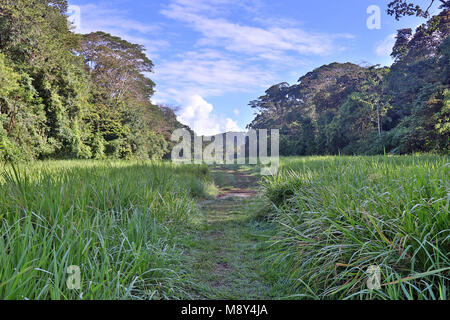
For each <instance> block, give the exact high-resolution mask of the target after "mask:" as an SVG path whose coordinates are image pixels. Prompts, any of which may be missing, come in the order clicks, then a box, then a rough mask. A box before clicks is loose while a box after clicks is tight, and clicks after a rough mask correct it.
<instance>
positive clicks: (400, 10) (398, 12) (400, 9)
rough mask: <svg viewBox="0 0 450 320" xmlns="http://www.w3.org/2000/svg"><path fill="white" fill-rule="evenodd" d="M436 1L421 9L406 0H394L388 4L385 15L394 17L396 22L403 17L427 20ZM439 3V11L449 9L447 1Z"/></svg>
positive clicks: (449, 5)
mask: <svg viewBox="0 0 450 320" xmlns="http://www.w3.org/2000/svg"><path fill="white" fill-rule="evenodd" d="M435 2H436V0H429V4H428V6H427V7H421V6H420V5H417V4H414V3H413V2H409V1H408V0H394V1H391V2H390V3H389V4H388V10H387V13H388V14H389V15H391V16H395V19H396V20H400V18H402V17H404V16H414V15H415V16H417V17H422V18H429V16H430V9H431V7H432V6H433V4H434V3H435ZM439 2H440V3H441V5H440V7H439V8H441V9H444V10H448V9H450V1H449V0H439Z"/></svg>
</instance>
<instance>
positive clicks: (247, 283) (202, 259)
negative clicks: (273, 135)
mask: <svg viewBox="0 0 450 320" xmlns="http://www.w3.org/2000/svg"><path fill="white" fill-rule="evenodd" d="M213 174H214V178H215V181H216V184H217V185H218V186H219V187H220V195H219V196H218V197H217V198H216V199H214V200H209V201H205V202H202V203H200V204H199V206H200V209H201V212H202V221H201V222H200V224H199V230H198V232H196V235H195V237H194V239H193V241H192V242H191V244H190V247H191V250H190V252H189V261H190V264H191V265H190V268H189V269H190V270H192V274H191V277H192V279H193V280H192V281H193V295H194V297H195V298H199V299H264V298H270V297H269V296H270V292H269V291H270V290H269V289H270V288H269V286H267V284H266V283H267V281H266V280H265V270H263V269H262V268H263V267H262V262H263V259H264V258H263V253H264V250H265V248H266V246H267V244H266V242H265V240H266V239H267V238H268V233H267V226H268V224H267V223H266V222H265V221H264V219H262V218H261V217H258V214H260V212H261V206H262V203H261V200H260V198H259V197H258V185H257V182H258V180H259V177H258V176H257V175H256V173H255V172H253V171H251V170H250V169H245V168H241V169H236V170H233V169H225V168H216V169H214V170H213Z"/></svg>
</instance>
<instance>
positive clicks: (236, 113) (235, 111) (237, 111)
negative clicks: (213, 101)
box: [233, 109, 241, 116]
mask: <svg viewBox="0 0 450 320" xmlns="http://www.w3.org/2000/svg"><path fill="white" fill-rule="evenodd" d="M233 113H234V114H235V115H236V116H238V115H240V114H241V112H240V111H239V109H234V110H233Z"/></svg>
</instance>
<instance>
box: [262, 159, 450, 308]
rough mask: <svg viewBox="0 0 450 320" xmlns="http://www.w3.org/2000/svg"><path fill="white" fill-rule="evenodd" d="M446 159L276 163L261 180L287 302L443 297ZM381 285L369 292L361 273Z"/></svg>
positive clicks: (448, 264)
mask: <svg viewBox="0 0 450 320" xmlns="http://www.w3.org/2000/svg"><path fill="white" fill-rule="evenodd" d="M449 166H450V164H449V158H448V157H437V156H436V157H435V156H410V157H316V158H314V157H310V158H288V159H284V160H283V168H282V170H281V172H280V173H279V175H277V176H275V177H270V178H266V179H265V180H264V182H263V186H264V188H265V194H266V196H267V199H268V200H269V203H270V205H271V206H272V218H273V221H274V223H276V224H277V225H278V227H277V228H278V230H277V235H276V237H275V238H274V239H273V243H272V247H271V250H270V251H269V252H267V254H268V255H269V256H270V259H271V261H272V267H273V268H275V269H278V270H279V274H281V275H285V276H283V277H281V278H280V279H279V281H278V282H279V284H281V285H283V286H284V287H286V288H289V291H290V295H289V296H287V298H310V299H311V298H312V299H448V293H449V271H450V257H449V237H450V230H449V224H450V216H449ZM371 265H376V266H379V267H380V268H381V272H382V287H381V289H380V290H368V289H367V286H366V281H367V276H368V275H367V273H366V271H367V268H368V267H369V266H371Z"/></svg>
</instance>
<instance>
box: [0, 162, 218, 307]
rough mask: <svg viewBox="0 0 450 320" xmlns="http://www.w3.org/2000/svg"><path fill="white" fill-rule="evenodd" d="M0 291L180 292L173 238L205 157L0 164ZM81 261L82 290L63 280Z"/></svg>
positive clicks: (192, 206) (200, 192)
mask: <svg viewBox="0 0 450 320" xmlns="http://www.w3.org/2000/svg"><path fill="white" fill-rule="evenodd" d="M3 172H4V173H3V175H2V178H0V266H1V268H0V299H159V298H173V299H176V298H181V297H186V296H187V293H186V292H185V291H184V287H185V285H186V279H187V277H186V274H187V271H186V268H185V267H184V266H183V264H182V262H181V260H182V259H181V255H182V250H181V248H179V247H178V245H177V243H179V237H181V236H182V235H183V233H184V232H183V231H182V230H184V228H185V227H186V225H187V224H188V222H189V221H191V220H193V219H195V216H196V215H198V210H197V207H196V198H204V197H206V196H207V192H208V190H210V189H211V184H210V183H209V182H208V181H209V177H208V169H207V167H205V166H174V165H171V164H167V163H150V162H120V161H114V162H96V161H59V162H38V163H34V164H32V165H31V166H20V167H18V168H11V167H9V166H8V167H4V168H3ZM71 265H77V266H80V268H81V277H82V279H81V290H69V289H68V288H67V286H66V280H67V279H68V274H67V273H66V271H67V267H68V266H71Z"/></svg>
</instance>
